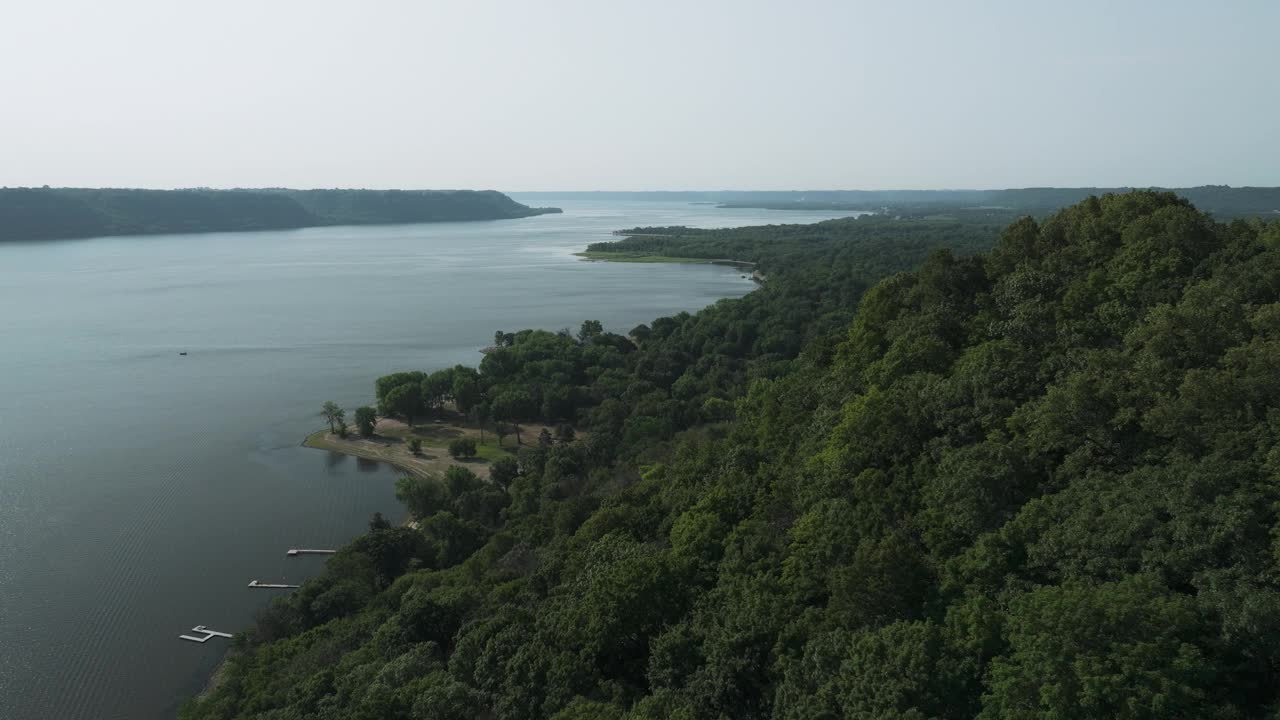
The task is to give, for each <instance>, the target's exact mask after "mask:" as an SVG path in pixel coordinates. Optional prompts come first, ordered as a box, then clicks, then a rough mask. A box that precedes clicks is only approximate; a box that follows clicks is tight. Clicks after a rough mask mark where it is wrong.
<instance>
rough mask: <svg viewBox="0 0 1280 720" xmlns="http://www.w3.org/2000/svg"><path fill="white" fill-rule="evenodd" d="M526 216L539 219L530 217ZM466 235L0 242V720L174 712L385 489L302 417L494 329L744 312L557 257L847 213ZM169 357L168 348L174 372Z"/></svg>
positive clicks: (627, 206)
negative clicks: (637, 232) (643, 236)
mask: <svg viewBox="0 0 1280 720" xmlns="http://www.w3.org/2000/svg"><path fill="white" fill-rule="evenodd" d="M540 202H542V203H543V204H547V203H546V201H545V200H541V199H540ZM555 204H557V205H561V206H563V207H564V209H565V214H563V215H547V216H541V217H534V218H525V219H521V220H505V221H496V222H478V223H442V224H432V225H397V226H380V227H331V228H315V229H305V230H295V231H282V232H250V233H222V234H206V235H165V236H149V237H116V238H98V239H93V240H71V241H57V242H43V243H29V244H28V243H23V244H0V410H2V411H3V415H2V416H0V417H2V418H3V430H2V431H0V718H5V719H6V720H28V719H31V720H36V719H40V720H43V719H45V718H57V719H58V720H76V719H78V718H86V719H89V718H92V719H94V720H98V719H115V718H119V719H122V720H124V719H127V720H145V719H148V718H166V717H172V716H173V715H174V714H175V712H176V710H177V707H178V705H179V704H180V703H181V702H182V700H183V699H185V698H186V697H188V696H190V695H192V694H193V693H195V692H198V691H199V689H200V688H201V687H202V686H203V684H204V682H205V680H206V679H207V677H208V674H209V672H210V671H211V670H212V669H213V668H214V666H215V665H216V664H217V663H218V661H219V660H220V658H221V656H222V653H223V651H224V649H225V648H226V646H227V642H226V641H225V640H214V641H210V642H208V643H206V644H204V645H197V644H193V643H187V642H182V641H180V640H178V639H177V636H178V634H179V633H182V632H186V631H188V630H189V629H190V628H191V627H192V626H195V625H208V626H209V627H211V628H214V629H217V630H225V631H228V632H232V631H236V630H240V629H242V628H244V627H245V626H246V625H247V624H248V623H249V622H250V621H251V619H252V617H253V614H254V613H255V612H256V611H257V610H259V609H260V608H262V607H263V606H264V605H266V603H267V602H268V601H269V600H270V593H272V592H276V591H268V590H250V589H248V588H246V587H245V586H246V584H247V583H248V582H249V581H250V580H253V579H260V580H264V581H274V582H280V581H282V580H283V581H286V582H299V581H301V580H303V579H305V578H306V577H308V576H310V575H312V574H314V573H315V572H316V571H317V570H318V569H319V568H320V567H321V566H322V563H323V560H322V559H319V558H307V559H301V560H297V559H295V560H288V559H286V558H285V555H284V551H285V550H286V549H287V548H289V547H298V546H310V547H334V546H337V545H339V544H341V543H343V542H344V541H346V540H348V539H350V538H351V537H352V536H353V535H355V534H357V533H359V532H360V531H362V529H363V528H364V526H365V522H366V521H367V519H368V517H369V516H370V514H372V513H373V512H374V511H375V510H379V511H382V512H383V513H386V514H387V515H388V516H393V517H395V516H403V513H404V510H403V508H402V507H401V506H400V505H399V503H398V502H397V501H396V500H395V497H394V493H393V487H392V486H393V483H394V480H395V476H396V473H395V471H394V470H392V469H391V468H388V467H385V466H380V465H378V464H376V463H368V462H364V461H358V460H356V459H354V458H347V457H343V456H337V455H331V454H329V453H326V452H322V451H318V450H310V449H305V448H302V447H300V446H299V443H300V442H301V441H302V439H303V438H304V437H305V436H306V435H307V433H309V432H311V431H313V430H316V429H318V428H319V427H320V425H321V420H320V418H319V416H318V410H319V407H320V404H321V403H322V402H323V401H324V400H329V399H332V400H335V401H337V402H338V403H340V404H342V405H343V406H345V407H349V408H350V407H355V406H357V405H361V404H366V403H369V402H370V401H371V399H372V394H373V380H374V378H375V377H377V376H378V375H381V374H385V373H387V372H391V371H395V370H405V369H423V370H432V369H437V368H441V367H446V366H449V365H453V364H456V363H465V364H469V365H474V364H476V363H478V362H479V359H480V355H479V354H478V353H477V350H478V349H479V348H480V347H483V346H485V345H487V344H489V343H490V341H491V340H492V338H493V333H494V331H495V330H507V331H513V330H518V329H521V328H527V327H534V328H546V329H552V330H554V329H559V328H563V327H571V328H576V327H577V326H578V324H579V323H581V321H582V320H584V319H598V320H601V321H602V322H603V323H604V325H605V327H606V328H609V329H611V330H615V331H626V330H629V329H630V328H632V327H634V326H635V325H636V324H638V323H641V322H648V321H650V320H652V319H653V318H656V317H660V316H663V315H670V314H673V313H676V312H679V311H681V310H696V309H698V308H701V307H703V306H705V305H707V304H709V303H712V302H714V301H716V300H717V299H720V298H725V297H735V296H739V295H742V294H744V293H746V292H750V291H751V289H752V287H753V286H752V285H751V283H750V282H749V281H748V280H744V279H742V278H741V277H740V274H739V273H737V272H734V271H732V270H730V269H726V268H723V267H714V266H702V265H698V266H694V265H642V264H613V263H589V262H583V261H580V260H578V259H576V258H574V257H573V256H572V253H573V252H576V251H578V250H581V249H582V248H583V247H584V246H585V245H586V244H587V243H589V242H594V241H598V240H606V239H609V237H610V235H609V233H610V231H612V230H615V229H619V228H626V227H632V226H636V225H672V224H683V225H691V226H700V227H725V226H738V225H755V224H765V223H782V222H814V221H817V220H821V219H826V218H829V217H835V216H839V215H842V214H844V215H847V214H848V213H814V212H787V211H768V210H745V209H717V208H714V207H712V206H708V205H689V204H684V203H649V202H597V201H565V202H563V203H555ZM179 351H186V352H188V353H189V355H187V356H186V357H182V356H179V355H178V352H179Z"/></svg>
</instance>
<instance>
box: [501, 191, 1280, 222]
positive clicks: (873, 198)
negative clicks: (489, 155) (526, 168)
mask: <svg viewBox="0 0 1280 720" xmlns="http://www.w3.org/2000/svg"><path fill="white" fill-rule="evenodd" d="M1131 189H1135V188H1124V187H1114V188H1105V187H1078V188H1054V187H1039V188H1013V189H1001V190H712V191H639V192H527V193H512V194H513V195H516V196H518V197H520V198H521V199H524V200H528V201H531V202H532V201H537V200H538V199H540V198H552V197H556V198H580V199H591V198H595V199H599V200H665V201H672V200H687V201H689V202H714V203H717V204H721V205H724V206H727V207H756V208H776V209H781V210H788V209H795V210H814V209H843V210H881V209H884V208H886V207H887V208H891V209H893V210H895V211H900V212H907V213H914V212H928V211H931V210H937V209H940V208H947V209H970V210H973V209H983V210H990V209H998V210H1006V211H1013V212H1017V213H1023V214H1032V215H1039V214H1047V213H1049V212H1053V211H1055V210H1058V209H1061V208H1064V207H1067V206H1068V205H1073V204H1075V203H1078V202H1080V201H1081V200H1083V199H1085V198H1087V197H1089V196H1090V195H1103V194H1105V193H1115V192H1124V191H1126V190H1131ZM1150 189H1153V190H1161V189H1165V188H1150ZM1170 189H1171V190H1172V192H1175V193H1177V194H1178V195H1180V196H1182V197H1184V198H1186V199H1187V200H1190V201H1191V202H1192V203H1193V204H1195V205H1196V206H1197V207H1199V208H1200V209H1202V210H1205V211H1206V212H1209V213H1211V214H1213V215H1216V216H1219V217H1228V218H1230V217H1244V216H1250V215H1263V216H1271V215H1277V214H1280V188H1275V187H1230V186H1227V185H1202V186H1198V187H1190V188H1170Z"/></svg>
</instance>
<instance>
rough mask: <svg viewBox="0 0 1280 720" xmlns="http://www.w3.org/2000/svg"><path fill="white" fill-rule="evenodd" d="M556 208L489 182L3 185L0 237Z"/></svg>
mask: <svg viewBox="0 0 1280 720" xmlns="http://www.w3.org/2000/svg"><path fill="white" fill-rule="evenodd" d="M558 212H560V209H559V208H533V207H529V206H527V205H522V204H520V203H518V202H516V201H515V200H512V199H511V198H509V197H507V196H506V195H504V194H502V193H500V192H497V191H494V190H289V189H285V188H270V189H256V190H240V189H236V190H209V189H204V188H198V189H191V190H131V189H117V188H102V189H93V188H48V187H44V188H3V189H0V241H6V240H51V239H58V238H84V237H96V236H100V235H144V234H156V233H194V232H234V231H240V230H282V229H288V228H301V227H312V226H318V225H375V224H384V223H422V222H449V221H466V220H506V219H511V218H521V217H529V216H531V215H542V214H545V213H558Z"/></svg>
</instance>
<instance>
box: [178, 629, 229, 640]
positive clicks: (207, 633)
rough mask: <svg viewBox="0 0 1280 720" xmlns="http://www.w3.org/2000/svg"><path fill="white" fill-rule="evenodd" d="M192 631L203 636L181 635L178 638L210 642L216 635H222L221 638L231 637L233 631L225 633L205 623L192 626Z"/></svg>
mask: <svg viewBox="0 0 1280 720" xmlns="http://www.w3.org/2000/svg"><path fill="white" fill-rule="evenodd" d="M191 632H194V633H200V634H201V635H202V636H203V637H196V636H194V635H179V636H178V638H179V639H182V640H190V641H191V642H197V643H203V642H208V641H209V640H211V639H213V638H216V637H220V638H229V637H231V633H224V632H218V631H217V630H210V629H209V628H207V627H205V626H203V625H197V626H195V627H193V628H191Z"/></svg>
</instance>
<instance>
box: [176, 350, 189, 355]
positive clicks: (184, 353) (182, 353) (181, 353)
mask: <svg viewBox="0 0 1280 720" xmlns="http://www.w3.org/2000/svg"><path fill="white" fill-rule="evenodd" d="M178 354H179V355H186V354H187V351H186V350H183V351H182V352H180V353H178Z"/></svg>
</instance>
